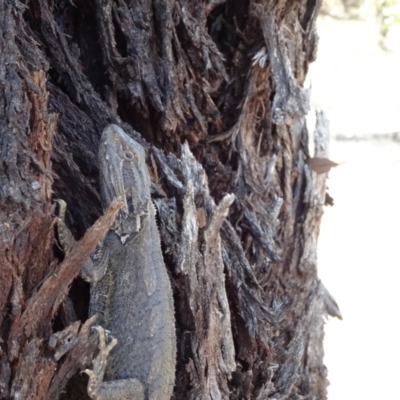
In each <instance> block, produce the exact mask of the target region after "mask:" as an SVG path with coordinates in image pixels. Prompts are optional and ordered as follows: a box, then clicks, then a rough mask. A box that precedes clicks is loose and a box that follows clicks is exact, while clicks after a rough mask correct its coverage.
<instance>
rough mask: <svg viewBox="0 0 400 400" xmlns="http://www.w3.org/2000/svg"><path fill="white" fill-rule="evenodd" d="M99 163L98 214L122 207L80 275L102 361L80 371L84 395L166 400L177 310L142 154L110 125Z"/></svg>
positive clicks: (104, 399)
mask: <svg viewBox="0 0 400 400" xmlns="http://www.w3.org/2000/svg"><path fill="white" fill-rule="evenodd" d="M98 163H99V169H100V190H101V200H102V206H103V208H104V209H106V208H107V207H108V206H109V205H110V203H111V202H112V200H113V199H115V198H117V197H120V198H121V199H122V201H123V202H124V205H123V207H122V209H121V211H120V213H119V215H118V217H117V219H116V222H115V223H114V225H113V227H112V229H111V230H110V231H109V232H108V234H107V236H106V238H105V239H104V241H103V243H102V244H100V245H99V246H98V248H97V249H96V251H95V252H94V253H93V254H92V256H91V259H90V260H89V261H88V262H87V263H86V264H85V265H84V266H83V268H82V271H81V276H82V277H83V279H85V280H87V281H89V282H91V288H90V307H89V313H90V315H94V314H97V315H98V322H99V325H100V327H97V331H98V333H99V349H100V350H99V354H98V356H97V357H96V358H95V359H94V360H93V369H92V370H85V371H84V372H86V373H87V374H88V376H89V383H88V394H89V396H90V397H91V398H92V399H93V400H128V399H129V400H131V399H138V400H169V399H170V398H171V395H172V391H173V386H174V379H175V364H176V337H175V318H174V307H173V298H172V290H171V284H170V280H169V277H168V273H167V270H166V268H165V264H164V261H163V256H162V253H161V245H160V237H159V232H158V229H157V225H156V219H155V208H154V206H153V204H152V200H151V197H150V185H151V181H150V176H149V171H148V169H147V166H146V162H145V151H144V149H143V147H142V146H141V145H140V144H139V143H137V142H136V141H135V140H133V139H132V138H130V137H129V136H128V135H127V134H126V133H125V132H124V131H123V130H122V129H121V128H119V127H118V126H116V125H109V126H107V127H106V128H105V129H104V131H103V133H102V136H101V140H100V148H99V153H98ZM103 328H104V329H106V330H107V331H109V333H110V335H111V336H110V340H108V341H107V340H106V338H105V336H106V335H105V332H104V329H103ZM107 342H108V343H107ZM103 377H104V380H103Z"/></svg>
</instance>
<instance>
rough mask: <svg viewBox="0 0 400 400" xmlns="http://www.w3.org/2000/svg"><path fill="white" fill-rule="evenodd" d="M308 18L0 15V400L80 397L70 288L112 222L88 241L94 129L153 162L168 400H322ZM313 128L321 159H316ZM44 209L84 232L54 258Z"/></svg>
mask: <svg viewBox="0 0 400 400" xmlns="http://www.w3.org/2000/svg"><path fill="white" fill-rule="evenodd" d="M319 6H320V2H319V1H318V0H317V1H316V2H313V1H307V0H298V1H285V0H278V1H276V2H269V1H266V0H258V1H255V0H250V1H249V0H226V1H223V0H210V1H208V2H207V1H204V2H198V1H192V0H176V1H174V0H139V1H131V0H75V1H74V2H72V1H67V0H53V1H48V0H26V1H24V2H20V1H18V0H5V1H1V2H0V29H1V32H2V35H1V36H0V54H1V56H0V81H1V86H2V91H1V93H0V157H1V164H0V241H1V243H0V252H1V253H0V254H1V255H0V257H1V259H0V260H1V263H0V275H1V279H0V323H1V342H0V343H1V344H0V345H1V350H0V398H2V399H3V398H4V399H8V398H9V399H57V398H59V396H60V395H61V396H62V398H63V399H75V398H83V397H84V395H82V394H76V392H77V389H76V388H77V387H78V386H79V385H80V383H79V382H77V381H79V379H80V378H76V379H75V380H71V381H69V379H70V377H72V376H73V375H74V374H76V373H77V372H78V371H79V370H81V369H82V368H85V367H87V366H89V365H90V362H91V359H92V357H93V352H94V351H95V347H96V336H95V335H90V326H92V325H93V323H94V321H92V320H89V321H86V316H87V301H88V296H87V292H88V288H87V286H85V284H83V283H82V282H81V281H80V280H79V279H75V280H74V278H75V277H76V276H77V274H78V273H79V269H80V267H81V265H82V263H83V262H84V259H85V257H87V255H88V254H90V253H91V251H92V250H93V248H94V247H95V245H96V243H98V242H99V241H100V240H101V237H102V236H104V234H105V232H106V231H107V229H108V227H109V226H110V225H111V224H112V221H113V218H115V215H116V212H117V211H118V204H114V205H113V207H111V208H110V210H109V211H108V212H107V213H106V214H105V216H104V217H102V219H100V220H99V221H98V223H97V224H96V225H95V226H94V227H93V229H91V230H90V231H88V232H86V231H87V229H88V228H89V227H90V226H91V225H93V223H94V222H95V220H96V219H97V218H99V217H100V214H101V207H100V201H99V194H98V180H97V176H98V169H97V165H96V155H97V149H98V143H99V137H100V133H101V131H102V129H103V128H104V127H105V126H106V125H107V124H108V123H116V124H118V125H120V126H121V127H122V128H123V129H124V130H125V131H126V132H127V133H129V134H130V135H132V136H133V137H134V138H135V139H136V140H137V141H139V142H140V143H141V144H143V146H144V147H145V148H146V150H147V153H148V164H149V166H150V168H151V171H152V174H153V176H152V178H153V183H154V185H153V189H154V191H153V197H154V201H155V204H156V206H157V209H158V211H159V214H158V220H159V227H160V234H161V239H162V244H163V251H164V257H165V261H166V264H167V266H168V268H169V272H170V276H171V280H172V286H173V290H174V300H175V310H176V318H177V326H176V330H177V336H178V360H177V370H176V386H175V393H174V396H175V398H176V399H213V400H216V399H228V398H229V399H268V398H271V399H302V398H308V399H318V400H320V399H325V398H326V386H327V378H326V368H325V366H324V365H323V360H322V358H323V347H322V340H323V314H324V313H325V312H326V309H327V308H329V304H328V301H327V298H329V294H328V293H327V292H326V290H325V288H324V287H323V286H322V284H320V282H319V280H318V277H317V259H316V242H317V237H318V230H319V223H320V219H321V216H322V211H323V204H324V202H325V174H317V173H316V172H315V171H313V170H312V165H313V164H312V162H311V163H310V155H309V151H308V133H307V128H306V125H305V114H306V113H307V112H308V93H307V90H305V89H304V88H303V83H304V79H305V76H306V73H307V69H308V65H309V63H310V62H312V61H313V60H314V58H315V54H316V46H317V40H318V39H317V35H316V32H315V18H316V15H317V12H318V10H319ZM318 121H319V123H318V124H319V125H318V127H317V130H316V135H315V157H317V158H326V156H327V135H328V133H327V129H326V127H325V125H324V123H325V120H324V118H323V116H320V117H319V118H318ZM138 132H140V134H139V133H138ZM319 172H320V171H319ZM57 197H58V198H62V199H64V200H66V201H67V203H68V205H69V209H68V215H67V224H68V225H69V227H70V228H71V230H72V231H73V233H74V235H75V236H76V238H79V237H82V236H83V234H84V233H85V232H86V234H85V236H84V238H83V239H82V240H81V241H79V242H78V243H77V244H76V246H75V247H74V248H73V249H72V250H71V252H69V253H67V255H66V256H65V258H64V255H63V253H62V252H61V251H60V250H59V248H58V247H57V242H56V239H55V232H54V213H53V207H52V199H54V198H57ZM71 283H72V289H70V287H71ZM68 292H69V295H68V296H67V294H68ZM82 293H83V294H82ZM332 301H333V300H332ZM334 308H335V307H334V306H333V311H331V313H333V314H334V313H335V310H334ZM80 321H82V322H80ZM84 321H86V322H84ZM68 381H69V383H68V384H67V382H68ZM83 391H84V390H83ZM61 393H62V394H61Z"/></svg>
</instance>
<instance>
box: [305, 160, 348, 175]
mask: <svg viewBox="0 0 400 400" xmlns="http://www.w3.org/2000/svg"><path fill="white" fill-rule="evenodd" d="M307 164H308V165H309V166H310V167H311V169H312V170H313V171H314V172H316V173H317V174H324V173H326V172H329V171H330V169H331V168H333V167H337V166H338V165H340V164H338V163H335V162H333V161H331V160H329V159H327V158H319V157H314V158H309V159H308V160H307Z"/></svg>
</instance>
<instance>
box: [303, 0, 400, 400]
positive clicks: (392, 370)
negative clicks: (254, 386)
mask: <svg viewBox="0 0 400 400" xmlns="http://www.w3.org/2000/svg"><path fill="white" fill-rule="evenodd" d="M318 33H319V36H320V43H319V51H318V58H317V61H316V62H315V63H314V64H313V65H312V69H311V70H310V74H309V79H310V84H311V87H312V99H313V101H312V103H313V107H314V108H316V109H322V110H325V111H326V113H327V116H328V118H329V120H330V125H331V134H332V136H331V147H330V149H331V150H330V159H331V160H333V161H335V162H340V163H343V164H341V165H340V166H338V167H337V168H334V169H332V170H331V171H330V173H329V179H328V193H329V194H330V195H331V196H332V197H333V198H334V206H333V207H326V208H325V214H324V216H323V219H322V225H321V233H320V239H319V247H318V258H319V275H320V277H321V280H322V281H323V282H324V284H325V286H326V287H327V288H328V290H329V291H330V292H331V294H332V295H333V296H334V297H335V299H336V300H337V302H338V304H339V306H340V309H341V312H342V315H343V318H344V319H343V321H339V320H337V319H329V320H328V322H327V323H326V325H325V329H326V336H325V364H326V365H327V367H328V378H329V381H330V386H329V387H328V399H329V400H353V399H357V400H358V399H367V400H369V399H374V400H375V399H400V390H399V388H398V382H399V380H400V366H399V365H400V363H399V360H400V343H399V336H400V322H398V321H397V318H398V317H399V306H400V300H399V298H400V290H399V285H400V268H399V267H400V261H399V259H400V255H399V254H400V234H399V231H400V0H379V1H370V0H368V1H367V0H366V1H362V0H333V1H332V0H331V1H330V0H328V1H326V2H325V4H324V6H323V10H322V13H321V16H320V17H319V24H318Z"/></svg>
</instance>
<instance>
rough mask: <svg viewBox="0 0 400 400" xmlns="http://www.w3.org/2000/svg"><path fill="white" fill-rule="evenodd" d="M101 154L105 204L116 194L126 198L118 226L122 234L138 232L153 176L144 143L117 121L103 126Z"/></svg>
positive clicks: (101, 179) (144, 214)
mask: <svg viewBox="0 0 400 400" xmlns="http://www.w3.org/2000/svg"><path fill="white" fill-rule="evenodd" d="M98 154H99V155H98V158H99V159H98V163H99V169H100V190H101V201H102V204H103V207H104V208H107V207H108V206H109V205H110V203H111V202H112V200H114V199H115V198H116V197H120V198H121V199H122V200H123V201H124V206H123V207H122V209H121V211H120V218H118V219H117V226H116V227H115V228H117V229H116V231H117V233H118V234H119V235H120V236H121V238H122V237H123V236H127V235H129V234H130V233H133V232H137V231H138V230H139V229H140V220H141V218H143V217H146V216H147V213H148V205H149V202H150V201H151V200H150V198H151V197H150V185H151V180H150V175H149V171H148V169H147V165H146V154H145V151H144V149H143V147H142V146H141V145H140V144H139V143H138V142H136V141H135V140H133V139H132V138H131V137H129V136H128V135H127V134H126V133H125V132H124V131H123V130H122V129H121V128H120V127H118V126H117V125H108V126H107V127H106V128H105V129H104V131H103V133H102V135H101V139H100V148H99V153H98ZM118 231H119V232H118Z"/></svg>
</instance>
